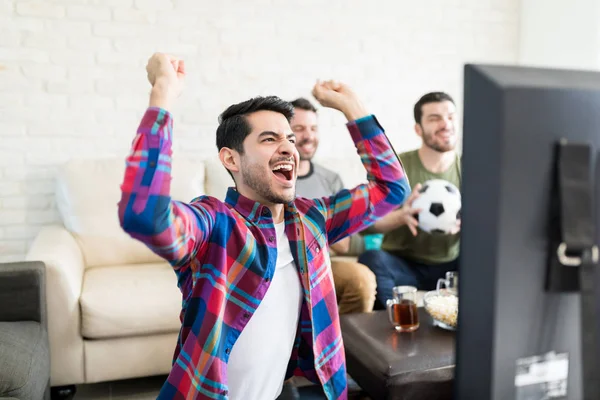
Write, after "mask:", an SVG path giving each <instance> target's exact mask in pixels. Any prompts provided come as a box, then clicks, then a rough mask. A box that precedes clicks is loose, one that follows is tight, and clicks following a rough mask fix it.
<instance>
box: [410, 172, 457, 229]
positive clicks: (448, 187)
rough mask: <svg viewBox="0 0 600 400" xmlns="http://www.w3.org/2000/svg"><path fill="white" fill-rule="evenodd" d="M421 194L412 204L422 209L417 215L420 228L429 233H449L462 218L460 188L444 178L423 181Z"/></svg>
mask: <svg viewBox="0 0 600 400" xmlns="http://www.w3.org/2000/svg"><path fill="white" fill-rule="evenodd" d="M419 193H420V195H419V197H417V198H416V199H415V201H414V202H413V204H412V207H413V208H417V209H419V208H420V209H421V212H420V213H419V214H418V215H417V216H416V218H417V219H418V221H419V228H420V229H422V230H424V231H425V232H429V233H442V234H449V233H450V232H451V230H452V229H453V228H454V227H455V226H456V223H457V220H458V219H460V210H461V204H462V203H461V196H460V191H459V190H458V188H457V187H456V186H455V185H453V184H452V183H450V182H448V181H446V180H443V179H431V180H428V181H426V182H424V183H423V185H422V187H421V190H420V191H419Z"/></svg>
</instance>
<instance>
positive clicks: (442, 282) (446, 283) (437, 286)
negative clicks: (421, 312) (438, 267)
mask: <svg viewBox="0 0 600 400" xmlns="http://www.w3.org/2000/svg"><path fill="white" fill-rule="evenodd" d="M440 286H444V287H446V286H448V282H447V281H446V279H444V278H440V279H438V281H437V285H436V288H435V290H436V291H437V292H439V291H440V289H441V287H440Z"/></svg>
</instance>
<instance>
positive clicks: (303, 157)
mask: <svg viewBox="0 0 600 400" xmlns="http://www.w3.org/2000/svg"><path fill="white" fill-rule="evenodd" d="M309 143H310V144H312V145H313V150H312V153H306V152H304V151H302V150H300V149H301V148H302V146H304V145H305V144H309ZM317 146H318V142H317V141H316V140H303V141H301V142H299V143H297V144H296V149H297V150H298V155H299V156H300V161H310V160H312V158H313V157H314V155H315V152H316V151H317Z"/></svg>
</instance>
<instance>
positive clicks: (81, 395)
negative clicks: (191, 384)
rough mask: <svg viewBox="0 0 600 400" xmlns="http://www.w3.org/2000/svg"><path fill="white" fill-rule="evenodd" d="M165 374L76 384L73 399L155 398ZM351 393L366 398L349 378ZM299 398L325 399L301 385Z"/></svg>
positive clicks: (357, 398)
mask: <svg viewBox="0 0 600 400" xmlns="http://www.w3.org/2000/svg"><path fill="white" fill-rule="evenodd" d="M165 378H166V377H165V376H157V377H151V378H142V379H128V380H123V381H115V382H106V383H96V384H91V385H78V386H77V392H76V394H75V397H74V398H73V400H125V399H129V400H156V397H157V396H158V392H159V390H160V388H161V386H162V384H163V382H164V380H165ZM349 389H350V392H351V395H350V396H349V400H368V398H367V397H365V396H364V395H363V394H362V393H361V391H360V388H359V387H358V385H356V383H355V382H354V381H352V380H351V379H350V380H349ZM298 392H299V393H300V400H325V399H326V397H325V395H323V393H322V391H321V390H320V388H319V387H317V386H302V387H299V388H298Z"/></svg>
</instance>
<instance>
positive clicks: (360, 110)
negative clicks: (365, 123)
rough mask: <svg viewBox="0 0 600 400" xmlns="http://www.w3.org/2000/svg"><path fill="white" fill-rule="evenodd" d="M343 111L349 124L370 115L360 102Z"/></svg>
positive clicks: (347, 106)
mask: <svg viewBox="0 0 600 400" xmlns="http://www.w3.org/2000/svg"><path fill="white" fill-rule="evenodd" d="M341 111H342V113H344V116H345V117H346V119H347V120H348V121H349V122H352V121H356V120H358V119H361V118H363V117H366V116H367V115H369V113H368V112H367V109H366V108H365V106H363V105H362V104H361V103H360V102H359V101H358V100H357V101H354V102H352V103H350V104H348V105H346V106H345V107H344V108H343V109H342V110H341Z"/></svg>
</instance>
